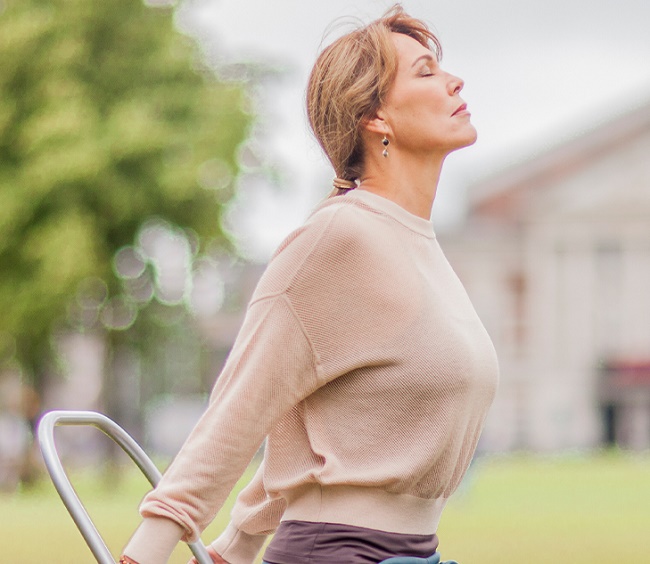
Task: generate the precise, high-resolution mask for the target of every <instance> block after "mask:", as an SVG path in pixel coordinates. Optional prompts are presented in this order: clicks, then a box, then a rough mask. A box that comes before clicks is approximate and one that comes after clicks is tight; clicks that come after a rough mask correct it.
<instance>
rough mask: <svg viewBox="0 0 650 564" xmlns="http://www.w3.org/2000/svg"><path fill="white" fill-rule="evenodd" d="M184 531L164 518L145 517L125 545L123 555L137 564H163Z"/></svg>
mask: <svg viewBox="0 0 650 564" xmlns="http://www.w3.org/2000/svg"><path fill="white" fill-rule="evenodd" d="M184 532H185V530H184V529H183V527H181V526H180V525H179V524H178V523H175V522H174V521H172V520H171V519H165V518H164V517H147V518H146V519H145V520H144V521H142V524H141V525H140V526H139V527H138V529H137V531H136V532H135V534H134V535H133V537H132V538H131V540H130V541H129V544H127V545H126V548H125V549H124V554H126V555H127V556H129V557H130V558H132V559H133V560H135V561H136V562H138V564H165V563H166V562H167V561H168V560H169V557H170V555H171V553H172V552H173V551H174V548H175V547H176V545H177V544H178V542H179V541H180V540H181V537H182V536H183V533H184Z"/></svg>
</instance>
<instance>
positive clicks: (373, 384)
mask: <svg viewBox="0 0 650 564" xmlns="http://www.w3.org/2000/svg"><path fill="white" fill-rule="evenodd" d="M439 53H440V47H439V43H438V41H437V39H436V38H435V37H434V36H433V34H432V33H431V32H430V31H429V30H428V29H427V27H426V25H425V24H423V23H422V22H420V21H418V20H416V19H413V18H411V17H409V16H408V15H407V14H405V13H404V11H403V10H402V9H401V7H399V6H396V7H394V8H393V9H392V10H391V11H389V12H388V13H387V14H386V15H385V16H384V17H382V18H381V19H379V20H377V21H375V22H373V23H371V24H369V25H368V26H366V27H363V28H361V29H358V30H356V31H353V32H352V33H350V34H348V35H346V36H344V37H342V38H340V39H338V40H337V41H335V42H334V43H333V44H332V45H331V46H330V47H328V48H327V49H325V50H324V52H323V53H322V54H321V55H320V57H319V58H318V61H317V62H316V65H315V67H314V69H313V71H312V74H311V77H310V81H309V86H308V93H307V99H308V113H309V118H310V123H311V126H312V128H313V130H314V133H315V135H316V137H317V138H318V140H319V142H320V143H321V145H322V147H323V149H324V151H325V153H326V154H327V156H328V158H329V159H330V161H331V163H332V165H333V166H334V169H335V170H336V172H337V178H336V180H335V183H334V184H335V188H336V190H335V195H336V197H331V198H329V199H327V200H325V201H324V202H323V203H321V204H320V205H319V206H318V207H317V209H316V210H315V211H314V213H313V214H312V215H311V217H310V218H309V219H308V221H307V222H306V223H305V225H304V226H303V227H301V228H300V229H298V230H297V231H295V232H294V233H292V234H291V235H290V236H289V237H288V238H287V239H286V240H285V241H284V242H283V243H282V245H281V246H280V248H279V249H278V251H277V252H276V253H275V255H274V256H273V258H272V260H271V262H270V264H269V266H268V268H267V271H266V272H265V274H264V276H263V277H262V279H261V281H260V283H259V285H258V287H257V289H256V291H255V294H254V295H253V298H252V300H251V303H250V305H249V307H248V311H247V315H246V318H245V321H244V324H243V326H242V329H241V332H240V334H239V336H238V338H237V341H236V343H235V345H234V347H233V349H232V352H231V354H230V356H229V358H228V361H227V363H226V366H225V367H224V370H223V372H222V374H221V376H220V377H219V379H218V381H217V383H216V385H215V388H214V390H213V393H212V396H211V400H210V405H209V407H208V409H207V411H206V413H205V414H204V415H203V417H202V419H201V420H200V421H199V423H198V425H197V427H196V428H195V429H194V431H193V432H192V434H191V435H190V437H189V439H188V440H187V442H186V444H185V445H184V447H183V449H182V450H181V452H180V453H179V455H178V456H177V457H176V459H175V460H174V462H173V463H172V465H171V466H170V467H169V469H168V470H167V472H166V474H165V476H164V478H163V480H162V482H161V483H160V485H159V486H158V487H157V488H156V489H155V490H154V491H153V492H151V493H150V494H149V495H148V496H147V497H146V498H145V500H144V501H143V503H142V506H141V513H142V515H143V516H144V521H143V523H142V524H141V526H140V527H139V529H138V530H137V531H136V533H135V535H134V537H133V538H132V539H131V541H130V542H129V544H128V546H127V548H126V549H125V554H126V555H128V557H126V558H125V560H124V561H125V562H139V563H140V564H157V563H159V562H165V561H166V560H167V558H168V557H169V554H170V553H171V552H172V550H173V548H174V546H175V544H176V543H177V542H178V541H179V540H186V541H188V540H189V541H193V540H195V539H196V538H197V537H198V535H199V533H200V531H201V530H202V529H203V528H204V527H205V526H206V525H207V524H208V523H209V522H210V520H211V519H212V518H213V517H214V515H215V513H216V512H217V510H218V509H219V507H220V506H221V505H222V503H223V502H224V500H225V499H226V497H227V495H228V493H229V492H230V490H231V488H232V487H233V486H234V484H235V482H236V481H237V479H238V478H239V477H240V476H241V474H242V472H243V471H244V469H245V468H246V466H247V465H248V464H249V462H250V460H251V457H252V456H253V455H254V453H255V452H256V451H257V449H258V448H259V446H260V444H261V443H262V441H263V440H264V439H265V438H266V440H267V442H266V449H265V455H264V461H263V463H262V465H261V467H260V468H259V470H258V472H257V474H256V475H255V477H254V478H253V480H252V482H251V483H250V484H249V485H248V486H247V487H246V488H245V489H244V490H243V491H242V492H241V494H240V495H239V497H238V500H237V503H236V505H235V508H234V510H233V512H232V521H231V523H230V525H229V526H228V528H227V529H226V531H225V532H224V533H223V534H222V535H221V536H220V537H219V538H218V539H217V540H216V541H215V542H214V543H212V545H211V554H212V555H213V559H214V560H215V562H228V563H230V564H251V563H252V562H253V561H254V559H255V558H256V555H257V553H258V552H259V551H260V549H261V547H262V544H263V543H264V541H265V539H266V536H267V535H268V534H270V533H273V532H275V535H274V537H273V540H272V542H271V543H270V545H269V546H268V548H267V549H266V552H265V555H264V560H265V562H268V563H269V564H305V563H312V564H332V563H345V564H357V563H359V564H360V563H370V562H372V563H377V562H381V561H383V560H386V559H389V558H391V557H400V556H405V557H421V558H425V557H431V556H432V555H434V553H435V554H436V555H437V553H436V549H437V547H438V538H437V536H436V530H437V526H438V522H439V519H440V515H441V512H442V509H443V507H444V505H445V503H446V501H447V499H448V498H449V496H450V495H451V493H452V492H453V491H454V490H455V489H456V487H457V486H458V484H459V482H460V480H461V478H462V476H463V474H464V473H465V471H466V469H467V467H468V465H469V462H470V460H471V458H472V455H473V453H474V449H475V447H476V443H477V440H478V437H479V434H480V432H481V429H482V426H483V421H484V418H485V415H486V412H487V410H488V407H489V405H490V403H491V401H492V398H493V395H494V392H495V387H496V381H497V362H496V358H495V354H494V349H493V347H492V343H491V341H490V339H489V337H488V335H487V333H486V332H485V330H484V328H483V326H482V324H481V322H480V321H479V319H478V317H477V316H476V313H475V311H474V309H473V308H472V306H471V304H470V302H469V299H468V297H467V295H466V293H465V291H464V289H463V287H462V285H461V284H460V282H459V281H458V279H457V278H456V276H455V274H454V273H453V271H452V269H451V267H450V266H449V264H448V263H447V261H446V259H445V258H444V256H443V254H442V252H441V250H440V248H439V246H438V244H437V241H436V238H435V234H434V231H433V227H432V224H431V222H430V220H429V218H430V215H431V206H432V204H433V200H434V197H435V194H436V187H437V184H438V178H439V176H440V170H441V167H442V164H443V161H444V160H445V157H446V156H447V155H448V154H449V153H451V152H452V151H454V150H456V149H459V148H461V147H465V146H467V145H470V144H472V143H473V142H474V141H475V139H476V131H475V129H474V127H473V126H472V124H471V123H470V114H469V112H468V111H467V107H466V105H465V103H464V102H463V100H462V99H461V98H460V92H461V90H462V88H463V82H462V80H460V79H459V78H456V77H455V76H452V75H450V74H448V73H447V72H445V71H443V70H442V69H441V68H440V66H439V63H438V60H439ZM437 558H438V556H434V557H433V558H431V559H430V560H427V561H430V562H434V561H436V562H437ZM397 561H399V559H398V560H397ZM408 561H409V560H408V559H407V560H404V562H408ZM411 561H412V560H411ZM391 562H394V561H393V560H391Z"/></svg>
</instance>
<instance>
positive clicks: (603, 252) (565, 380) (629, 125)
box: [440, 104, 650, 451]
mask: <svg viewBox="0 0 650 564" xmlns="http://www.w3.org/2000/svg"><path fill="white" fill-rule="evenodd" d="M469 197H470V206H469V211H468V215H467V218H466V222H465V224H464V225H463V226H461V227H460V228H459V229H458V230H457V231H455V232H453V233H446V234H443V235H442V236H441V237H440V239H441V245H442V246H443V249H444V250H445V252H446V254H447V256H448V258H449V260H450V262H451V263H452V265H453V266H454V268H455V269H456V271H457V273H458V275H459V277H460V278H461V280H462V281H463V283H464V284H465V286H466V288H467V290H468V293H469V294H470V297H471V298H472V300H473V301H474V304H475V306H476V308H477V310H478V311H479V314H480V315H481V317H482V319H483V320H484V322H485V324H486V326H487V328H488V331H489V332H490V334H491V336H492V338H493V340H494V343H495V346H496V348H497V352H498V354H499V358H500V362H501V367H502V381H501V387H500V390H499V393H498V397H497V400H496V402H495V405H494V408H493V410H492V412H491V415H490V417H489V420H488V424H487V428H486V432H485V435H484V443H483V447H484V448H485V449H488V450H510V449H515V448H531V449H534V450H545V451H547V450H557V449H565V448H584V447H592V446H598V445H603V444H608V443H616V444H618V445H621V446H624V447H630V448H634V449H641V448H650V104H649V105H646V106H644V107H641V108H639V109H636V110H635V111H633V112H631V113H629V114H627V115H624V116H621V117H619V118H617V119H616V120H614V121H612V122H610V123H606V124H603V125H600V126H599V127H597V128H596V129H594V130H592V131H589V132H587V133H584V134H582V135H581V136H580V137H577V138H574V139H572V140H571V141H569V142H566V143H564V144H562V145H561V146H558V147H556V148H554V149H552V150H550V151H548V152H546V153H544V154H541V155H539V156H537V157H535V158H533V159H531V160H529V161H527V162H522V163H520V164H517V165H515V166H512V167H511V168H509V169H507V170H504V171H503V172H501V173H499V174H497V175H495V176H493V177H491V178H489V179H487V180H485V181H483V182H480V183H478V184H476V185H474V186H472V187H471V191H470V196H469Z"/></svg>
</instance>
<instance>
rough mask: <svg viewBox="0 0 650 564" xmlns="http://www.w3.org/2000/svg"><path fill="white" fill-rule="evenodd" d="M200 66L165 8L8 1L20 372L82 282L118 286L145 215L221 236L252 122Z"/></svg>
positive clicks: (0, 101)
mask: <svg viewBox="0 0 650 564" xmlns="http://www.w3.org/2000/svg"><path fill="white" fill-rule="evenodd" d="M198 66H199V62H198V58H197V49H196V47H195V46H194V44H193V43H192V42H191V41H190V40H189V39H188V38H187V37H185V36H183V35H182V34H180V33H179V32H178V31H177V30H176V29H175V28H174V18H173V11H172V10H171V9H170V8H152V7H147V6H145V5H144V4H143V3H142V1H141V0H110V2H101V1H99V0H4V2H2V1H0V341H3V343H0V351H2V350H5V351H7V350H11V349H13V350H14V351H15V355H16V358H17V359H18V360H19V361H20V362H21V363H22V364H23V366H24V367H26V368H28V369H32V371H33V370H34V369H35V368H37V367H38V366H40V365H41V363H42V362H43V360H44V359H45V358H46V355H47V351H48V348H49V339H50V338H49V336H50V334H51V331H52V327H53V326H54V325H55V324H56V323H57V322H58V321H59V320H61V319H62V318H63V317H64V314H65V311H66V307H67V305H68V303H69V302H70V300H71V298H72V296H74V294H75V292H76V291H77V288H78V286H79V284H80V282H81V281H82V280H84V279H87V278H89V277H92V278H100V279H102V280H104V282H105V283H106V284H107V286H108V288H109V293H110V294H111V295H112V294H115V293H117V292H118V288H119V283H118V281H117V279H116V277H115V276H114V275H113V273H112V270H111V268H112V267H111V261H112V258H113V256H114V254H115V252H116V251H117V250H118V249H120V248H121V247H122V246H124V245H127V244H131V243H133V241H134V237H135V235H136V233H137V231H138V229H139V227H140V226H141V224H142V222H143V220H145V219H146V218H148V217H151V216H155V217H158V218H161V219H164V220H165V221H166V222H168V223H170V224H173V225H177V226H179V227H181V228H183V229H189V230H191V231H192V232H194V233H195V234H196V235H198V236H199V238H200V240H201V241H204V242H205V241H206V240H214V239H217V240H219V241H221V242H222V243H225V242H226V239H225V236H224V233H223V230H222V226H221V217H222V212H223V210H224V206H225V204H226V203H227V202H228V200H229V199H230V198H231V197H232V195H233V178H234V177H235V176H236V174H237V171H238V167H237V161H236V151H237V148H238V146H239V145H240V144H241V142H242V141H243V140H244V138H245V136H246V133H247V130H248V126H249V123H250V116H249V115H248V114H247V113H246V110H245V105H246V98H245V95H244V94H245V93H244V91H243V88H242V86H241V85H238V84H233V83H230V84H228V83H220V82H219V81H217V79H216V78H215V77H214V76H211V75H210V74H209V73H208V72H207V71H206V70H205V69H203V70H202V71H197V70H196V68H197V67H198ZM8 342H12V343H13V346H12V347H8V346H7V343H8ZM1 360H2V359H0V361H1Z"/></svg>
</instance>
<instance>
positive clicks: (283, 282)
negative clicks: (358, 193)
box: [256, 198, 372, 295]
mask: <svg viewBox="0 0 650 564" xmlns="http://www.w3.org/2000/svg"><path fill="white" fill-rule="evenodd" d="M367 216H368V211H367V210H364V209H362V208H360V207H358V206H356V205H354V203H352V202H350V201H347V200H344V199H343V198H340V199H337V198H331V199H329V200H326V201H325V202H323V203H321V204H320V205H319V206H317V207H316V209H315V210H314V211H313V212H312V214H311V215H310V216H309V218H308V219H307V220H306V221H305V223H304V224H303V225H302V226H300V227H299V228H298V229H296V230H294V231H293V232H291V233H290V234H289V235H288V236H287V237H286V238H285V239H284V240H283V241H282V243H281V244H280V245H279V247H278V248H277V250H276V251H275V253H274V254H273V256H272V257H271V260H270V261H269V264H268V266H267V269H266V271H265V273H264V276H263V277H262V280H261V281H260V286H259V287H258V292H256V294H258V295H268V294H277V293H280V292H282V291H284V290H285V289H286V288H288V286H289V285H290V284H291V282H293V281H294V280H295V279H296V278H298V277H300V278H304V277H305V276H308V277H315V278H317V277H330V276H333V275H334V276H336V273H337V272H339V271H345V272H347V273H348V275H349V268H350V263H351V262H354V261H355V258H354V257H355V256H357V257H358V256H360V255H364V256H365V257H367V256H368V252H369V251H370V249H371V247H372V237H371V235H370V234H369V233H368V230H369V226H368V221H369V219H368V217H367Z"/></svg>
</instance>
